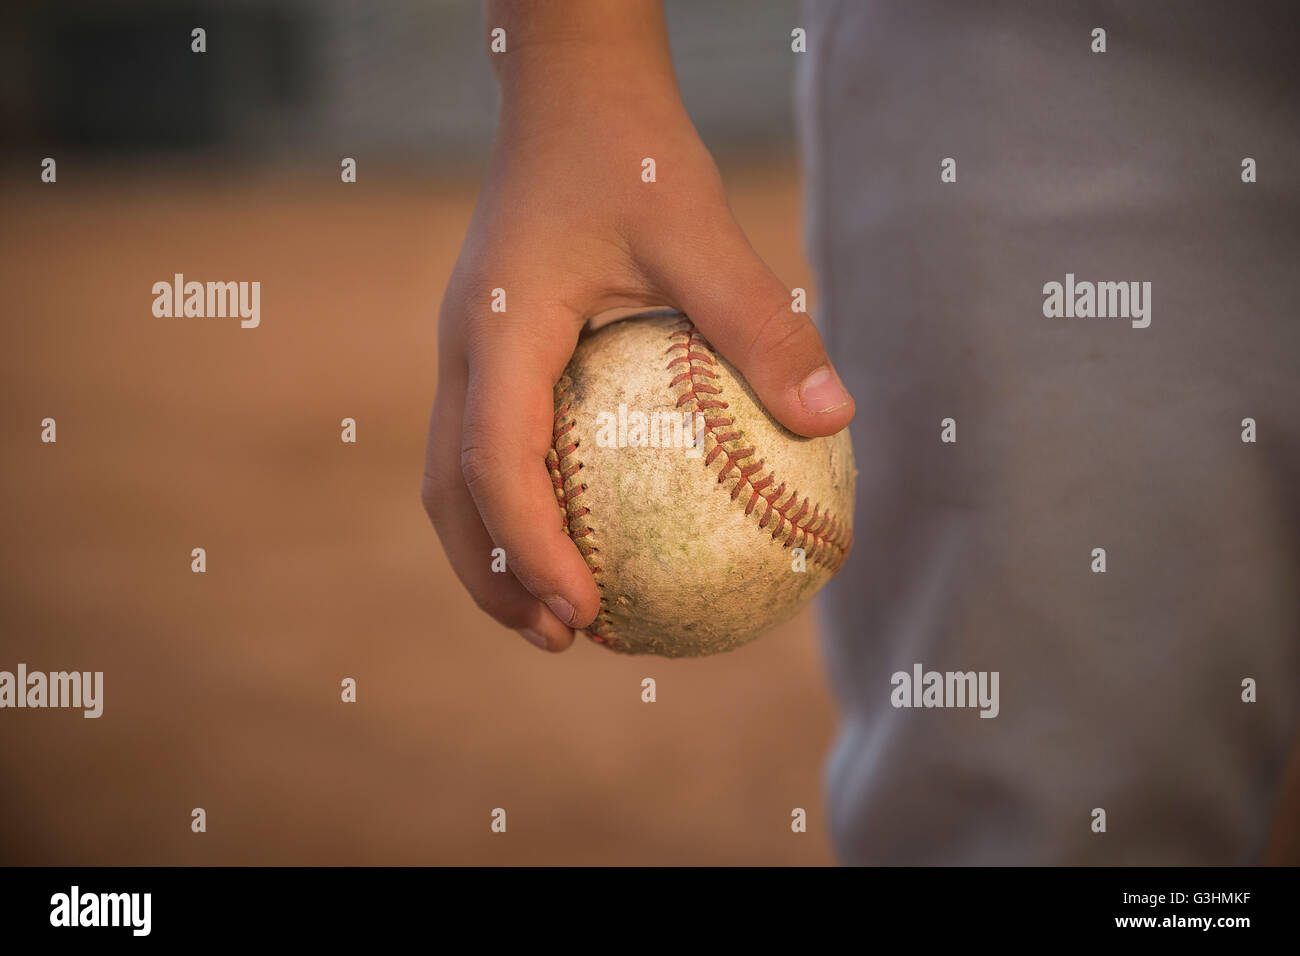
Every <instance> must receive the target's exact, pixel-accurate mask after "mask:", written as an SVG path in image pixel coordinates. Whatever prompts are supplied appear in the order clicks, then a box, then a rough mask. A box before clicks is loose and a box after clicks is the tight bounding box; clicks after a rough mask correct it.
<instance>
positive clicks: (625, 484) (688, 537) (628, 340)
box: [547, 313, 857, 657]
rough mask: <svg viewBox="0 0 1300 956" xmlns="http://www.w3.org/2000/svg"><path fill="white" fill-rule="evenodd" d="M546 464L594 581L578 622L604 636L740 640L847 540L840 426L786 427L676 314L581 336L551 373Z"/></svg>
mask: <svg viewBox="0 0 1300 956" xmlns="http://www.w3.org/2000/svg"><path fill="white" fill-rule="evenodd" d="M696 436H698V437H699V439H701V440H700V441H699V444H698V445H697V446H696V447H690V446H691V443H692V441H693V439H695V438H696ZM547 465H548V466H549V468H550V472H551V479H552V482H553V483H554V485H555V495H556V500H557V501H558V502H559V505H560V511H561V520H562V521H563V523H564V527H565V529H566V531H567V532H568V534H569V537H571V538H572V539H573V542H574V543H575V544H576V545H577V546H578V549H579V550H580V551H581V552H582V555H583V557H584V558H585V559H586V562H587V566H588V567H589V568H591V573H592V575H593V576H594V577H595V579H596V585H597V587H599V589H600V595H601V600H600V614H599V615H598V616H597V618H596V620H595V622H594V623H593V624H592V626H591V627H590V628H588V634H589V635H590V636H591V638H592V639H593V640H595V641H597V642H598V643H601V644H603V645H605V646H606V647H609V648H611V649H613V650H618V651H624V652H628V653H633V654H659V655H663V656H665V657H698V656H703V655H706V654H716V653H718V652H719V651H727V650H731V649H733V648H735V647H739V646H740V645H741V644H744V643H746V642H748V641H751V640H753V639H754V638H755V637H758V636H759V635H760V634H762V633H763V632H765V631H767V630H769V629H770V628H772V627H773V626H775V625H777V624H779V623H781V622H782V621H784V620H786V619H787V618H789V617H791V616H792V615H793V614H794V613H795V611H797V610H798V609H799V608H800V606H802V605H803V604H804V603H805V602H806V601H808V600H809V599H810V598H811V597H812V596H813V595H814V594H815V593H816V592H817V590H818V589H819V588H821V586H822V585H823V584H825V583H826V582H827V581H828V580H830V578H831V576H832V575H834V574H835V572H836V571H838V570H839V568H840V566H841V565H842V564H843V563H844V559H845V557H846V556H847V555H848V552H849V548H850V546H851V544H852V540H853V485H854V480H855V478H856V476H857V470H856V468H855V467H854V464H853V449H852V446H851V444H850V442H849V433H848V431H847V429H846V430H844V431H841V432H840V433H838V434H836V435H833V436H831V437H829V438H803V437H801V436H798V435H795V434H793V433H792V432H790V431H788V430H786V429H785V428H783V427H782V426H781V425H780V424H778V423H777V421H776V420H775V419H773V418H772V416H771V415H769V414H768V412H767V410H766V409H764V408H763V406H762V405H761V404H759V401H758V398H757V396H755V394H754V392H753V390H752V389H751V388H750V387H749V384H748V383H747V382H745V380H744V379H743V378H741V377H740V373H739V372H738V371H737V370H736V369H735V368H734V367H732V366H731V365H730V364H728V363H727V361H726V360H725V359H723V358H722V357H721V356H719V355H718V354H717V353H716V352H715V351H714V350H713V348H712V347H711V346H710V345H709V343H708V342H706V341H705V339H704V338H703V336H702V335H701V334H700V332H699V331H698V330H697V329H696V328H695V326H694V325H693V324H692V323H691V322H690V321H689V320H688V319H687V318H686V317H685V316H683V315H681V314H680V313H672V314H667V315H665V314H663V313H658V314H655V315H651V316H648V317H639V318H633V319H625V320H623V321H620V322H616V323H614V324H612V325H609V326H606V327H605V328H602V329H600V330H599V331H597V332H594V333H592V334H590V335H588V336H585V337H584V338H582V339H581V340H580V341H579V343H578V348H577V350H576V351H575V352H574V355H573V359H572V360H571V361H570V362H569V366H568V368H567V369H565V372H564V375H563V377H562V378H561V379H560V381H559V383H558V384H557V385H556V387H555V428H554V437H553V439H552V447H551V450H550V452H549V453H548V454H547ZM796 549H802V552H803V553H802V558H801V557H800V555H799V553H798V552H797V551H796ZM800 568H801V570H800Z"/></svg>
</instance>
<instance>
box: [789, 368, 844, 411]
mask: <svg viewBox="0 0 1300 956" xmlns="http://www.w3.org/2000/svg"><path fill="white" fill-rule="evenodd" d="M799 401H801V402H803V407H804V408H806V409H808V411H810V412H817V413H819V414H820V413H821V412H833V411H834V410H835V409H837V408H840V407H842V406H844V405H847V404H848V403H849V393H848V392H847V391H845V389H844V386H843V385H842V384H841V383H840V378H839V376H838V375H836V374H835V370H834V369H832V368H831V367H830V366H829V365H823V366H822V367H821V368H819V369H817V370H816V371H814V372H813V373H812V374H811V375H809V376H808V377H807V378H806V379H804V380H803V384H802V385H800V386H799Z"/></svg>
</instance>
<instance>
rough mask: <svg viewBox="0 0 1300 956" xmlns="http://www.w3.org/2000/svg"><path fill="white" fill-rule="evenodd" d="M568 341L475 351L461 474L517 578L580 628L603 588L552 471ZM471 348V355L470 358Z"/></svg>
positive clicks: (528, 339)
mask: <svg viewBox="0 0 1300 956" xmlns="http://www.w3.org/2000/svg"><path fill="white" fill-rule="evenodd" d="M575 339H576V325H575V328H574V330H573V334H572V335H570V336H560V335H555V336H551V340H550V341H549V342H543V341H541V339H540V338H538V337H535V336H522V335H521V336H518V337H515V338H512V339H498V340H497V341H496V345H495V347H494V348H493V349H491V350H481V352H480V353H479V354H477V355H475V357H474V360H473V364H472V365H471V367H470V369H469V381H468V385H467V388H466V391H465V396H466V398H465V418H464V423H463V429H462V433H461V444H460V449H459V462H460V469H461V476H462V478H463V481H464V485H465V487H466V488H467V489H468V492H469V495H470V496H471V497H472V499H473V501H474V504H475V506H476V507H477V510H478V513H479V515H480V516H481V518H482V522H483V526H484V528H485V529H486V531H487V534H488V536H489V537H490V538H491V540H492V541H493V542H494V543H495V544H496V545H497V546H498V547H500V548H503V549H504V551H505V554H506V559H507V561H508V562H509V567H510V570H511V572H512V573H513V574H514V575H515V576H516V577H517V578H518V579H519V581H520V583H521V584H522V585H523V586H524V587H525V588H527V589H528V591H529V592H530V593H531V594H532V595H534V596H535V597H536V598H537V599H539V600H541V601H542V602H544V603H545V604H546V606H547V607H548V608H549V609H550V611H551V612H552V613H553V614H554V615H555V617H556V619H557V620H558V621H559V622H560V623H562V624H564V625H566V626H568V627H576V628H583V627H586V626H587V625H589V624H590V623H591V622H592V620H593V619H594V618H595V617H596V613H597V610H598V609H599V605H600V597H599V592H598V590H597V588H596V584H595V581H594V580H593V579H592V576H591V572H590V571H589V570H588V568H587V566H586V564H585V563H584V562H583V559H582V556H581V555H580V554H579V552H578V549H577V548H576V547H574V545H573V542H572V541H571V540H570V539H569V537H568V535H567V534H566V533H565V530H564V526H563V522H562V520H561V512H560V509H559V507H558V506H557V503H556V499H555V489H554V487H553V485H552V482H551V477H550V474H549V472H548V471H547V468H546V454H547V452H548V451H549V450H550V447H551V430H552V424H553V421H554V413H553V409H554V395H553V387H554V382H555V380H556V379H557V378H559V374H560V371H561V370H562V369H563V368H564V364H565V362H566V361H567V360H568V358H569V355H570V354H571V353H572V350H573V341H574V340H575ZM474 351H475V350H471V354H474Z"/></svg>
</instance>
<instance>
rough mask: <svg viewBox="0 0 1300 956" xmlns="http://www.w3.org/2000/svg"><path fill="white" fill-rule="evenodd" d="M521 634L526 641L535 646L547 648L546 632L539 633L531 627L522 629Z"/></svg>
mask: <svg viewBox="0 0 1300 956" xmlns="http://www.w3.org/2000/svg"><path fill="white" fill-rule="evenodd" d="M519 634H520V636H521V637H522V638H523V639H524V640H525V641H527V642H528V643H529V644H532V645H533V646H534V647H540V648H541V649H542V650H546V635H545V634H538V633H537V632H536V631H534V630H533V629H532V628H530V627H526V628H524V629H523V630H522V631H520V632H519Z"/></svg>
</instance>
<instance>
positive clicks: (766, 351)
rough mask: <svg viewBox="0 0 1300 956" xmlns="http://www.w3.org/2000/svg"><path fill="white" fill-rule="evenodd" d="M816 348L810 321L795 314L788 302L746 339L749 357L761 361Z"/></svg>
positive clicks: (814, 333)
mask: <svg viewBox="0 0 1300 956" xmlns="http://www.w3.org/2000/svg"><path fill="white" fill-rule="evenodd" d="M810 346H817V334H816V330H815V329H814V328H813V324H812V321H811V320H810V319H809V318H808V316H806V315H804V314H803V313H802V312H794V311H792V310H791V308H790V304H789V303H788V302H785V303H782V304H781V305H780V306H778V307H777V308H776V309H773V310H772V311H771V312H769V313H768V315H767V318H765V319H763V321H761V322H760V323H759V324H758V327H757V328H755V329H754V335H753V337H752V338H751V339H750V340H749V348H748V356H749V358H751V359H754V360H758V361H762V360H764V359H774V358H778V357H780V356H783V355H785V354H788V353H790V352H803V351H807V350H809V348H810Z"/></svg>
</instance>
